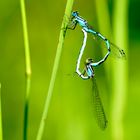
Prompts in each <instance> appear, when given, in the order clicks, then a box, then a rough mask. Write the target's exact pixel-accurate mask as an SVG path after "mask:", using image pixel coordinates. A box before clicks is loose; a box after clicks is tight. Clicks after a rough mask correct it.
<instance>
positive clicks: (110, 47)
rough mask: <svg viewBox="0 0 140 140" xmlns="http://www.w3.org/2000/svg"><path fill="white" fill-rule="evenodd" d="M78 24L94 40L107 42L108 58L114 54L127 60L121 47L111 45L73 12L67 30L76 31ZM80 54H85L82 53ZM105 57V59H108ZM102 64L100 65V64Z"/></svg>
mask: <svg viewBox="0 0 140 140" xmlns="http://www.w3.org/2000/svg"><path fill="white" fill-rule="evenodd" d="M77 24H79V25H80V26H81V27H82V29H83V30H84V31H86V32H87V33H91V34H92V35H93V38H94V39H95V40H99V39H100V40H102V41H103V42H105V46H106V48H107V50H108V55H107V57H108V56H109V54H110V52H111V53H112V54H115V56H116V57H117V58H125V57H126V56H125V53H124V51H123V50H122V49H120V48H119V47H117V46H116V45H114V44H113V43H111V42H110V41H109V40H108V39H107V38H105V37H104V36H103V35H102V34H101V33H99V32H96V31H95V30H94V29H93V28H92V26H90V25H89V24H88V22H87V21H86V20H85V19H84V18H82V17H81V16H79V13H78V12H77V11H74V12H72V15H71V19H70V23H69V25H68V27H67V29H72V30H74V29H75V28H76V26H77ZM80 53H83V52H82V51H81V52H80ZM107 57H105V58H107ZM105 60H106V59H104V58H103V59H102V61H103V62H104V61H105ZM99 64H100V63H99Z"/></svg>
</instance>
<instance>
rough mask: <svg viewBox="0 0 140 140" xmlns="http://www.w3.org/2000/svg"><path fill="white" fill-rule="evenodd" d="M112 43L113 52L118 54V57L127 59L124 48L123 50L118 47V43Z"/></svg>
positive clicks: (115, 54)
mask: <svg viewBox="0 0 140 140" xmlns="http://www.w3.org/2000/svg"><path fill="white" fill-rule="evenodd" d="M109 43H110V48H111V53H112V54H113V55H114V56H116V57H117V58H121V59H126V55H125V52H124V50H122V49H121V48H119V47H117V46H116V45H114V44H113V43H111V42H109Z"/></svg>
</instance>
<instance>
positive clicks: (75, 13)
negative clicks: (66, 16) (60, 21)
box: [71, 11, 79, 17]
mask: <svg viewBox="0 0 140 140" xmlns="http://www.w3.org/2000/svg"><path fill="white" fill-rule="evenodd" d="M71 15H72V16H73V17H76V16H78V15H79V12H78V11H74V12H72V14H71Z"/></svg>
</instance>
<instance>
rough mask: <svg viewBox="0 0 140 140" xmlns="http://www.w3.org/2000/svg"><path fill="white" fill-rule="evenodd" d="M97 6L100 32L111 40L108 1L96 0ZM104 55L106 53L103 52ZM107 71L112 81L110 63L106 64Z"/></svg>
mask: <svg viewBox="0 0 140 140" xmlns="http://www.w3.org/2000/svg"><path fill="white" fill-rule="evenodd" d="M95 5H96V11H97V12H96V13H97V20H98V25H99V30H100V32H101V33H102V34H103V35H105V36H106V38H108V39H111V38H110V34H111V29H110V27H111V26H110V16H109V11H108V4H107V0H95ZM103 53H104V52H103ZM104 66H105V71H106V74H107V78H108V80H110V76H109V75H110V66H111V65H110V61H108V62H107V63H104Z"/></svg>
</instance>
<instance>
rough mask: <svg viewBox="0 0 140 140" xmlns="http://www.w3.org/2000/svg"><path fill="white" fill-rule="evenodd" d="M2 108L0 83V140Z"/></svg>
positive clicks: (0, 139)
mask: <svg viewBox="0 0 140 140" xmlns="http://www.w3.org/2000/svg"><path fill="white" fill-rule="evenodd" d="M2 137H3V136H2V108H1V83H0V140H2Z"/></svg>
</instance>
